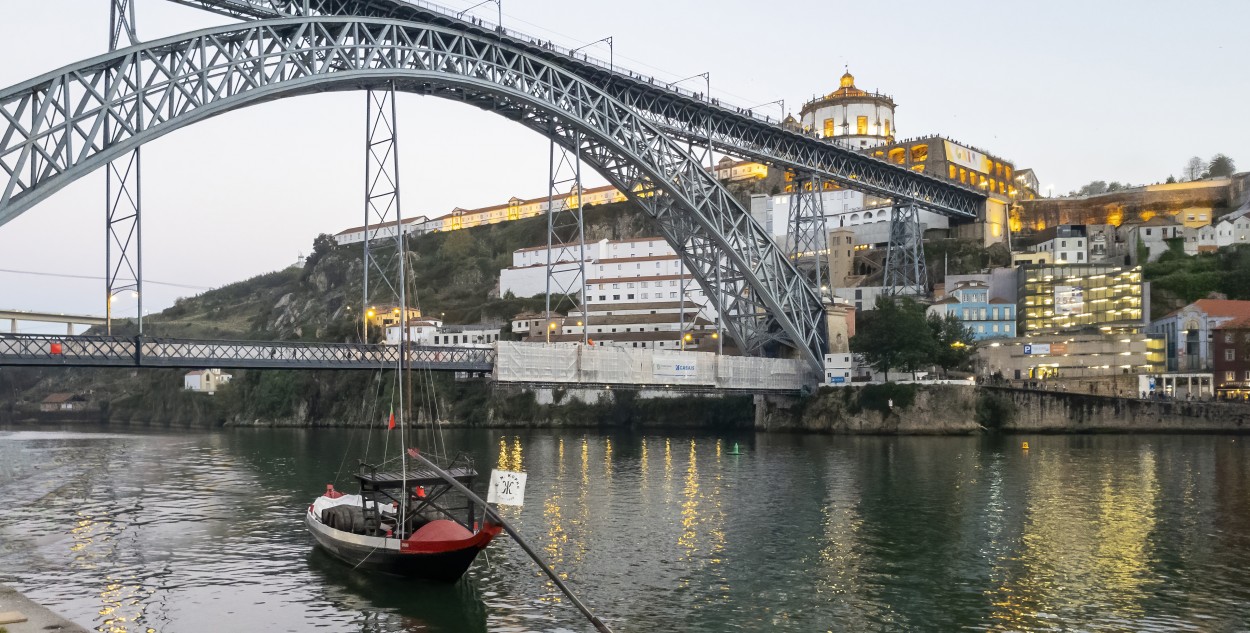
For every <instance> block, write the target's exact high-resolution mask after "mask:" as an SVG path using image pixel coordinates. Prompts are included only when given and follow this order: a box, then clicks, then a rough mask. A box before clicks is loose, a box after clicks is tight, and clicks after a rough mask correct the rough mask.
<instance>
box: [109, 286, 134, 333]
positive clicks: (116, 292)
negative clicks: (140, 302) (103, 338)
mask: <svg viewBox="0 0 1250 633" xmlns="http://www.w3.org/2000/svg"><path fill="white" fill-rule="evenodd" d="M126 290H127V288H121V289H118V290H113V291H111V292H109V293H108V298H107V300H106V301H105V302H104V303H105V308H104V330H105V334H107V335H108V336H112V335H113V302H114V301H116V300H117V296H118V295H120V294H121V293H123V292H125V291H126ZM130 296H131V297H138V296H139V291H138V290H130ZM139 333H140V334H142V333H143V332H142V330H140V332H139Z"/></svg>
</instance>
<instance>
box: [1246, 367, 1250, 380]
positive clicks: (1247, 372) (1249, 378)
mask: <svg viewBox="0 0 1250 633" xmlns="http://www.w3.org/2000/svg"><path fill="white" fill-rule="evenodd" d="M1246 380H1250V369H1247V370H1246Z"/></svg>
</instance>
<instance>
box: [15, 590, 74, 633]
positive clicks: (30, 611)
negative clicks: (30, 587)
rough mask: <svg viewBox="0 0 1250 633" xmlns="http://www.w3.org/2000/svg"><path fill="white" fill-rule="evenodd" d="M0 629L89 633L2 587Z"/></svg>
mask: <svg viewBox="0 0 1250 633" xmlns="http://www.w3.org/2000/svg"><path fill="white" fill-rule="evenodd" d="M0 629H7V630H8V632H9V633H36V632H43V631H61V632H62V633H87V629H84V628H82V627H81V626H78V625H77V624H74V623H73V622H70V621H69V620H66V619H65V618H63V617H61V616H59V615H57V614H55V613H53V612H52V611H51V610H50V609H48V608H46V607H43V606H41V605H39V604H36V603H35V602H33V601H31V600H30V599H29V598H27V597H26V596H23V595H22V594H20V593H18V592H17V590H15V589H13V588H11V587H7V586H5V585H0Z"/></svg>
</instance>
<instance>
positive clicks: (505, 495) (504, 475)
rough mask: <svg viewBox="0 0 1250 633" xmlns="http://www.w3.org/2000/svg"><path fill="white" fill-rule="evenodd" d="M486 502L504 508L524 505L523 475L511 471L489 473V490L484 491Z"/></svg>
mask: <svg viewBox="0 0 1250 633" xmlns="http://www.w3.org/2000/svg"><path fill="white" fill-rule="evenodd" d="M486 502H487V503H498V504H499V505H505V506H519V505H525V473H518V472H513V471H511V470H492V471H490V488H489V489H487V491H486Z"/></svg>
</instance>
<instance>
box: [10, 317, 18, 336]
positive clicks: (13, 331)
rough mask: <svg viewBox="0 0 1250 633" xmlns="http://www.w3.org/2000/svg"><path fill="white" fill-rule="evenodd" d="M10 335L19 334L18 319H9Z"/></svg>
mask: <svg viewBox="0 0 1250 633" xmlns="http://www.w3.org/2000/svg"><path fill="white" fill-rule="evenodd" d="M9 334H17V319H9Z"/></svg>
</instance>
